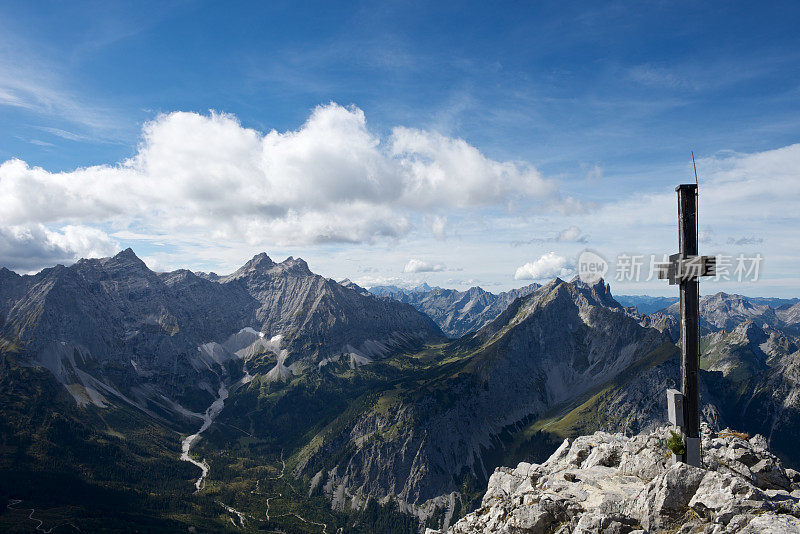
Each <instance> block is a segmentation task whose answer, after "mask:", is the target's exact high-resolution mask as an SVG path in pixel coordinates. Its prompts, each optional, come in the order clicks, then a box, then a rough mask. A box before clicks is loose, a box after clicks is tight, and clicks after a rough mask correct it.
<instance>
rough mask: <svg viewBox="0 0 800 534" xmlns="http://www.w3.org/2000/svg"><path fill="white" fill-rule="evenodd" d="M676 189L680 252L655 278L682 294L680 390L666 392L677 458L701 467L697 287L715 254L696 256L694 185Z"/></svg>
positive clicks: (709, 273)
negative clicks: (678, 435) (679, 447)
mask: <svg viewBox="0 0 800 534" xmlns="http://www.w3.org/2000/svg"><path fill="white" fill-rule="evenodd" d="M675 191H677V192H678V244H679V249H680V252H679V253H678V254H673V255H671V256H670V257H669V263H666V264H662V265H661V266H660V269H659V273H658V277H659V278H662V279H667V280H669V283H670V285H676V284H677V285H678V286H679V287H680V295H681V301H680V302H681V390H680V392H678V391H676V390H674V389H670V390H668V391H667V401H668V412H669V419H670V422H671V423H672V424H673V425H676V426H679V427H680V428H681V432H682V433H683V438H684V445H685V449H686V450H685V453H684V454H682V455H677V458H676V459H677V460H678V461H680V462H685V463H687V464H689V465H694V466H697V467H700V464H701V458H700V289H699V285H700V284H699V280H700V277H701V276H713V275H714V274H715V269H716V258H715V257H714V256H698V255H697V184H681V185H679V186H678V187H676V188H675Z"/></svg>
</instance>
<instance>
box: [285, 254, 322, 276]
mask: <svg viewBox="0 0 800 534" xmlns="http://www.w3.org/2000/svg"><path fill="white" fill-rule="evenodd" d="M278 265H279V266H280V267H281V268H282V269H283V270H285V271H288V272H291V273H292V274H295V275H298V276H310V275H311V274H313V273H312V272H311V269H309V268H308V264H307V263H306V261H305V260H304V259H303V258H294V257H292V256H289V257H288V258H286V259H285V260H283V261H282V262H281V263H279V264H278Z"/></svg>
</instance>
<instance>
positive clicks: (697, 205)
mask: <svg viewBox="0 0 800 534" xmlns="http://www.w3.org/2000/svg"><path fill="white" fill-rule="evenodd" d="M689 152H691V153H692V167H693V168H694V185H696V186H697V188H696V189H695V190H694V191H695V193H694V194H695V201H696V202H695V210H696V215H695V219H694V222H695V231H696V232H697V240H698V241H700V184H699V183H698V181H697V163H695V162H694V150H692V149H689Z"/></svg>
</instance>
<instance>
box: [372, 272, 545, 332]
mask: <svg viewBox="0 0 800 534" xmlns="http://www.w3.org/2000/svg"><path fill="white" fill-rule="evenodd" d="M539 287H540V285H539V284H530V285H527V286H524V287H520V288H517V289H512V290H511V291H505V292H503V293H499V294H494V293H490V292H488V291H485V290H484V289H482V288H480V287H478V286H475V287H471V288H469V289H468V290H466V291H458V290H455V289H442V288H441V287H431V286H429V285H428V284H422V285H419V286H417V287H415V288H413V289H402V288H399V287H397V286H375V287H371V288H370V289H369V291H370V292H371V293H373V294H375V295H378V296H381V297H388V298H390V299H392V300H396V301H399V302H405V303H408V304H411V305H412V306H414V307H415V308H416V309H418V310H419V311H421V312H422V313H424V314H426V315H427V316H428V317H430V318H431V319H433V320H434V321H435V322H436V324H438V325H439V327H440V328H441V329H442V331H443V332H444V333H445V334H447V335H448V336H450V337H453V338H456V337H461V336H463V335H464V334H467V333H469V332H474V331H475V330H478V329H479V328H481V327H482V326H484V325H485V324H487V323H488V322H490V321H492V320H493V319H494V318H495V317H497V316H498V315H500V313H501V312H502V311H503V310H505V309H506V308H507V307H508V305H509V304H511V303H512V302H513V301H514V300H515V299H517V298H519V297H524V296H526V295H530V294H531V293H533V292H534V291H535V290H536V289H538V288H539Z"/></svg>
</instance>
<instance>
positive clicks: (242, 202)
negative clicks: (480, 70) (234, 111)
mask: <svg viewBox="0 0 800 534" xmlns="http://www.w3.org/2000/svg"><path fill="white" fill-rule="evenodd" d="M512 197H514V198H516V199H522V200H523V201H525V202H528V203H532V202H533V203H535V202H544V201H547V202H552V201H553V200H554V199H555V198H557V191H556V188H555V185H554V184H553V183H552V182H550V181H547V180H545V179H543V178H542V177H541V176H540V174H539V173H538V172H537V171H536V169H534V168H533V167H531V166H530V165H528V164H523V163H517V162H499V161H494V160H491V159H489V158H487V157H485V156H484V155H483V154H481V152H480V151H479V150H478V149H476V148H475V147H473V146H471V145H469V144H468V143H466V142H465V141H463V140H461V139H453V138H449V137H444V136H442V135H439V134H436V133H431V132H426V131H422V130H413V129H409V128H395V129H394V131H393V133H392V135H391V136H390V137H389V139H388V140H386V141H382V140H381V139H380V138H379V137H378V136H377V135H375V134H374V133H372V132H371V131H370V130H369V129H368V128H367V123H366V118H365V116H364V113H363V112H362V111H361V110H360V109H358V108H356V107H350V108H345V107H342V106H339V105H337V104H329V105H326V106H319V107H317V108H316V109H315V110H314V111H313V112H312V114H311V116H310V117H309V118H308V120H307V121H306V123H305V124H303V125H302V127H300V128H299V129H297V130H294V131H287V132H283V133H281V132H277V131H275V130H273V131H270V132H268V133H266V134H263V133H260V132H258V131H256V130H253V129H250V128H245V127H243V126H242V125H241V124H240V123H239V122H238V121H237V120H236V118H235V117H233V116H231V115H226V114H221V113H211V114H210V115H200V114H197V113H187V112H175V113H170V114H167V115H161V116H159V117H158V118H156V119H155V120H154V121H152V122H150V123H148V124H146V125H145V126H144V128H143V135H142V140H141V143H140V146H139V150H138V152H137V153H136V155H135V156H133V157H132V158H131V159H129V160H127V161H124V162H122V163H120V164H118V165H99V166H94V167H87V168H79V169H76V170H74V171H71V172H64V173H51V172H48V171H46V170H44V169H42V168H39V167H31V166H29V165H28V164H27V163H25V162H23V161H21V160H18V159H12V160H8V161H6V162H5V163H3V164H2V165H0V224H2V225H24V224H49V225H55V226H58V225H63V224H98V223H109V224H111V225H112V226H113V228H114V230H115V231H117V232H120V231H130V232H135V233H142V234H166V235H173V236H174V235H175V234H176V233H181V234H184V235H186V234H191V233H194V235H199V236H204V237H207V238H211V239H221V240H236V241H244V242H246V243H250V244H264V245H275V244H279V245H298V244H313V243H326V242H349V243H357V242H371V241H374V240H376V239H381V238H386V237H388V238H394V237H398V236H403V235H405V234H407V233H408V232H409V231H410V230H411V229H412V228H413V226H414V223H413V220H414V219H416V218H417V217H419V216H420V215H423V214H426V213H427V212H428V211H430V210H433V209H436V210H440V209H448V208H449V209H481V208H487V207H496V206H498V205H502V204H503V203H506V202H508V201H509V200H510V199H511V198H512ZM446 220H447V219H446V217H442V216H436V217H435V218H434V219H433V221H434V222H433V225H432V229H433V232H434V234H437V235H444V231H445V225H446Z"/></svg>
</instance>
